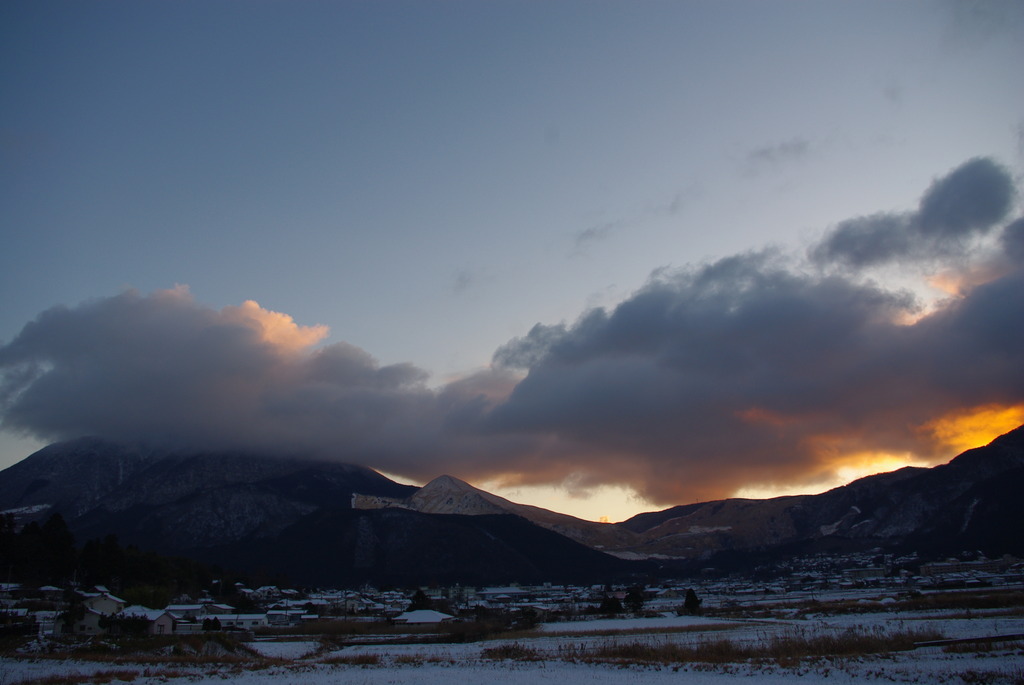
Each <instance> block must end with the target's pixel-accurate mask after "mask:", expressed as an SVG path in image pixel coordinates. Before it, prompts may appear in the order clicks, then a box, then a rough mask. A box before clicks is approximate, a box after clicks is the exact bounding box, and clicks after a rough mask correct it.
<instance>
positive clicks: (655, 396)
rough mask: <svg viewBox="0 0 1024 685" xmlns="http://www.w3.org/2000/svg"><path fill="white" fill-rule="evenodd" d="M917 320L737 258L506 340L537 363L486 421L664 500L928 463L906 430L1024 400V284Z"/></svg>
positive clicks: (850, 288) (838, 286) (853, 288)
mask: <svg viewBox="0 0 1024 685" xmlns="http://www.w3.org/2000/svg"><path fill="white" fill-rule="evenodd" d="M913 312H914V305H913V300H912V298H911V297H910V296H909V295H906V294H899V293H891V292H886V291H883V290H880V289H878V288H876V287H873V286H865V285H856V284H853V283H851V282H849V281H846V280H843V279H840V278H836V277H829V278H816V277H809V276H801V275H797V274H794V273H792V272H790V271H787V270H785V269H782V268H780V267H779V266H777V265H775V264H773V263H772V262H771V260H769V259H766V258H765V257H764V255H756V254H755V255H747V256H742V257H734V258H731V259H728V260H723V261H722V262H718V263H715V264H711V265H709V266H706V267H703V268H701V269H697V270H695V271H691V272H687V273H684V274H679V275H676V276H674V277H672V278H667V279H662V280H660V281H657V282H654V283H651V284H650V285H649V286H648V287H646V288H645V289H643V290H642V291H640V292H638V293H637V294H636V295H635V296H633V297H632V298H630V299H629V300H627V301H626V302H623V303H622V304H620V305H619V306H618V307H616V308H615V309H614V310H612V311H610V312H605V311H603V310H595V311H593V312H590V313H588V314H587V315H585V316H583V317H582V318H581V319H580V320H579V321H578V322H577V323H576V324H575V325H574V326H572V327H569V328H566V329H564V330H559V329H555V328H544V329H537V328H535V329H534V330H533V331H531V333H530V335H528V336H526V337H525V338H524V339H522V340H521V341H518V342H516V343H511V344H509V345H507V346H506V347H505V348H503V350H502V351H501V355H502V356H501V359H502V360H509V359H512V360H517V361H518V360H520V359H521V358H523V357H524V356H525V358H531V357H535V356H536V355H537V352H538V350H539V349H546V352H545V354H544V355H543V356H542V357H541V358H540V360H539V361H536V362H535V363H534V364H533V365H532V366H531V368H530V371H529V374H528V376H527V377H526V378H525V379H524V380H523V381H522V382H521V383H519V385H518V386H517V387H516V388H515V390H514V391H513V393H512V395H511V396H510V398H509V399H508V401H507V402H505V403H503V404H502V405H500V406H499V407H497V408H496V409H495V410H494V412H493V413H492V415H491V422H492V424H493V425H494V426H495V427H496V428H500V429H501V430H502V431H504V432H511V433H531V434H548V435H550V436H552V437H558V438H559V439H563V440H567V441H571V442H573V443H575V444H577V445H579V446H582V449H580V450H579V455H580V456H579V457H577V458H575V459H571V458H570V459H567V461H572V462H573V463H571V465H569V464H567V468H566V470H567V471H570V470H573V469H576V470H581V471H586V470H587V469H588V466H587V465H588V463H589V464H590V465H591V466H590V469H591V470H594V471H598V472H599V471H601V470H602V469H604V468H608V463H622V462H623V461H625V463H630V464H633V465H634V466H635V467H636V469H637V475H636V476H635V477H634V478H633V479H632V482H633V483H634V484H635V485H637V486H638V487H639V488H640V489H641V491H643V492H645V493H646V494H648V495H649V496H651V497H654V498H656V499H658V500H660V501H683V498H684V497H687V498H689V497H691V496H705V497H709V496H720V495H723V494H726V493H728V492H730V491H732V490H734V489H735V488H736V487H738V486H740V485H742V484H751V483H781V482H794V481H801V480H804V481H805V482H806V481H809V480H813V478H814V477H815V476H819V477H820V476H823V475H824V473H826V472H827V471H828V470H829V469H830V468H831V467H833V466H835V464H833V463H830V461H829V455H830V454H831V453H833V452H837V453H841V452H843V451H853V452H864V451H876V450H881V451H889V452H903V451H907V450H911V451H915V452H917V453H918V454H921V455H922V456H926V457H927V456H931V454H932V450H933V449H934V448H935V446H934V445H933V444H931V443H930V441H929V436H928V435H926V434H924V433H919V432H915V431H913V430H909V429H908V426H923V425H925V424H926V423H927V422H928V421H929V420H932V419H935V418H936V417H938V416H942V415H943V414H945V413H946V412H949V411H952V410H954V409H956V408H959V407H962V406H977V405H981V404H986V403H993V402H996V403H1011V404H1012V403H1018V402H1021V401H1024V358H1022V355H1020V353H1019V350H1020V349H1024V279H1022V275H1021V273H1020V272H1016V273H1014V274H1011V275H1010V276H1007V277H1004V278H1002V279H1000V280H998V281H995V282H993V283H989V284H986V285H985V286H981V287H978V288H976V289H975V290H974V291H972V292H971V293H970V295H968V296H967V297H966V298H965V299H963V300H961V301H957V302H956V303H955V304H951V305H950V306H949V307H948V308H947V309H944V310H940V311H938V312H936V313H934V314H932V315H930V316H926V317H924V318H922V319H920V320H919V321H917V322H916V323H914V324H912V325H906V324H904V323H901V320H902V319H903V317H904V315H907V314H912V313H913ZM517 348H519V349H517ZM520 351H522V352H523V355H520ZM620 477H622V476H620ZM626 478H628V476H627V477H626Z"/></svg>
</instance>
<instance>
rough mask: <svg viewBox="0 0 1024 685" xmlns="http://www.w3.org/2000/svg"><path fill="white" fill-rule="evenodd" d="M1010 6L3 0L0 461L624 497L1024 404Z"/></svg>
mask: <svg viewBox="0 0 1024 685" xmlns="http://www.w3.org/2000/svg"><path fill="white" fill-rule="evenodd" d="M1022 63H1024V4H1021V3H1019V2H1016V1H1013V0H1006V1H1000V0H993V1H991V2H958V1H953V0H936V1H932V2H920V1H908V2H901V3H892V2H880V1H878V2H876V1H871V0H867V1H864V2H857V3H840V2H815V3H809V2H804V1H799V2H787V1H778V2H753V1H752V0H747V1H734V0H722V1H716V2H711V1H692V2H691V1H679V2H660V1H657V0H645V1H644V2H602V1H594V0H586V1H570V0H552V1H550V2H536V1H518V2H501V1H484V2H475V1H474V2H469V1H460V0H444V1H440V0H438V1H428V2H423V1H417V2H392V1H390V0H380V1H375V2H363V1H360V2H356V1H352V2H314V1H309V2H305V1H304V2H283V1H265V0H257V1H255V2H245V3H240V2H233V1H232V2H226V1H220V0H203V1H202V2H191V1H188V0H183V1H175V2H169V1H168V2H158V1H151V2H135V1H132V2H116V1H105V0H101V1H98V2H90V3H81V2H51V1H48V0H33V1H32V2H27V1H24V2H23V1H14V2H7V3H3V5H2V6H0V88H2V92H3V100H4V106H3V107H2V108H0V226H2V233H0V241H2V242H0V467H5V466H8V465H10V464H13V463H16V462H17V461H19V460H20V459H22V458H24V457H26V456H28V455H29V454H30V453H32V452H33V451H34V450H35V449H38V448H39V447H41V446H43V445H45V444H48V443H49V442H52V441H56V440H62V439H68V438H73V437H77V436H79V435H102V436H105V437H110V438H112V439H122V440H153V441H164V442H168V443H174V444H181V445H189V446H195V447H202V448H204V449H221V448H245V449H253V450H264V451H273V452H279V453H301V454H310V455H313V456H318V457H326V458H331V459H337V460H340V461H347V462H354V463H361V464H365V465H367V466H370V467H373V468H376V469H379V470H382V471H384V472H386V473H388V474H390V475H392V476H394V477H396V478H399V479H401V480H403V481H404V482H413V483H423V482H426V481H429V480H430V479H431V478H433V477H436V476H439V475H442V474H451V475H455V476H457V477H460V478H463V479H465V480H468V481H470V482H472V483H474V484H477V485H480V486H482V487H487V488H488V489H492V490H494V491H496V492H498V493H499V494H503V495H505V496H508V497H510V498H511V499H514V500H516V501H522V502H528V503H535V504H539V505H541V506H546V507H549V508H553V509H556V510H559V511H564V512H567V513H572V514H575V515H578V516H582V517H584V518H589V519H593V520H598V519H602V518H606V519H608V520H612V521H616V520H622V519H625V518H627V517H628V516H630V515H632V514H633V513H636V512H639V511H646V510H651V509H656V508H664V507H666V506H670V505H673V504H680V503H689V502H692V501H702V500H707V499H715V498H721V497H728V496H753V497H764V496H772V495H777V494H788V493H798V492H818V491H822V490H824V489H827V488H829V487H834V486H836V485H839V484H842V483H844V482H848V481H849V480H851V479H853V478H856V477H858V476H860V475H864V474H867V473H873V472H877V471H880V470H891V469H894V468H899V467H901V466H905V465H921V466H926V465H932V464H937V463H942V462H943V461H946V460H948V459H949V458H951V457H953V456H955V455H956V454H957V453H959V452H960V451H962V450H963V449H965V448H967V447H971V446H974V445H977V444H982V443H984V442H987V441H988V440H990V439H991V438H992V437H995V436H996V435H998V434H999V433H1001V432H1005V431H1006V430H1009V429H1011V428H1013V427H1015V426H1017V425H1020V424H1021V423H1024V357H1022V354H1021V350H1022V349H1024V288H1022V287H1021V286H1022V285H1024V275H1022V264H1024V223H1022V222H1021V217H1022V209H1021V208H1022V198H1021V194H1020V189H1021V187H1022V183H1021V179H1022V175H1024V88H1021V87H1020V86H1021V81H1020V68H1019V65H1020V64H1022Z"/></svg>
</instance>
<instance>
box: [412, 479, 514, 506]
mask: <svg viewBox="0 0 1024 685" xmlns="http://www.w3.org/2000/svg"><path fill="white" fill-rule="evenodd" d="M409 503H410V504H411V505H412V508H414V509H415V510H416V511H421V512H423V513H426V514H464V515H467V514H468V515H478V514H507V513H509V511H508V506H507V505H510V504H511V503H510V502H506V501H504V500H502V499H501V498H500V497H497V496H495V495H491V494H490V493H487V492H484V491H483V490H479V489H477V488H474V487H473V486H472V485H470V484H469V483H467V482H466V481H463V480H459V479H458V478H455V477H454V476H447V475H446V476H438V477H437V478H435V479H434V480H432V481H430V482H429V483H427V484H426V485H424V486H423V487H422V488H420V489H419V490H418V491H416V494H414V495H413V496H412V497H410V498H409Z"/></svg>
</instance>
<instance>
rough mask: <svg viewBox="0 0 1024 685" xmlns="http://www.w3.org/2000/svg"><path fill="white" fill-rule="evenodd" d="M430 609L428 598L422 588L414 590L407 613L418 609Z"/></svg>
mask: <svg viewBox="0 0 1024 685" xmlns="http://www.w3.org/2000/svg"><path fill="white" fill-rule="evenodd" d="M429 608H430V598H429V597H427V593H425V592H424V591H423V589H422V588H420V589H418V590H416V592H414V593H413V595H412V602H411V603H410V604H409V608H408V609H407V611H419V610H420V609H429Z"/></svg>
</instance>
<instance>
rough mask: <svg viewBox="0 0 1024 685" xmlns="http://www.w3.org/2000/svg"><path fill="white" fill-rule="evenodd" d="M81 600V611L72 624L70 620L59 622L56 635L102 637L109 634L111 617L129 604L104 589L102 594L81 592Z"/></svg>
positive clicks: (55, 627) (65, 619) (55, 631)
mask: <svg viewBox="0 0 1024 685" xmlns="http://www.w3.org/2000/svg"><path fill="white" fill-rule="evenodd" d="M78 596H79V597H80V598H81V600H82V603H81V609H80V610H79V612H78V614H77V615H76V616H75V617H74V619H73V620H72V622H71V624H70V625H69V624H68V618H64V619H63V620H59V621H57V623H56V624H55V625H54V633H55V634H61V633H75V634H84V635H101V634H104V633H106V632H107V621H106V620H105V619H108V618H109V617H111V616H113V615H114V614H117V613H119V612H120V611H121V610H122V609H124V608H125V607H126V606H127V605H128V603H127V602H126V601H124V600H123V599H121V598H120V597H115V596H114V595H112V594H110V593H109V592H108V591H106V589H105V588H104V591H101V592H79V593H78Z"/></svg>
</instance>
